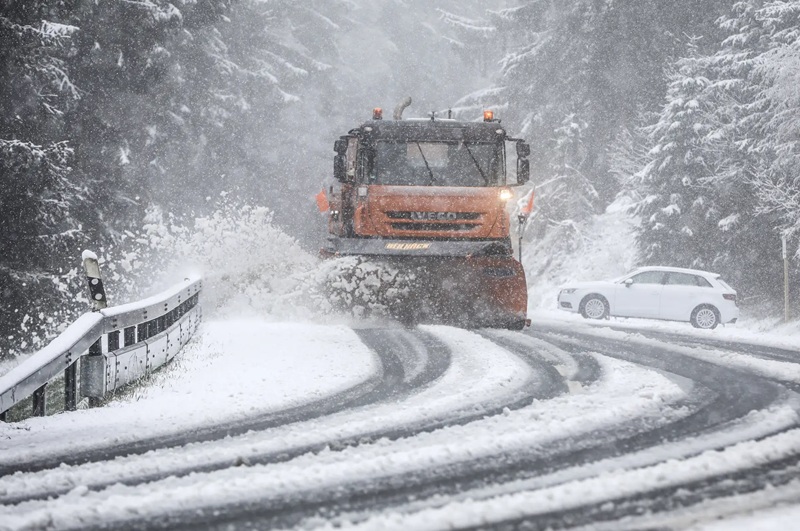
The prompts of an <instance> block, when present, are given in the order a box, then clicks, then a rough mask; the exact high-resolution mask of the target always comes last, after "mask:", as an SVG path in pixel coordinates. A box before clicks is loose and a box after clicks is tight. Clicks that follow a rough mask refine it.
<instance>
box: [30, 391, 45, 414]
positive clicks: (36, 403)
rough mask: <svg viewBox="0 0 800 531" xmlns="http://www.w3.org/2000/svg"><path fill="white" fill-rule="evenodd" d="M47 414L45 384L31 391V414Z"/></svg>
mask: <svg viewBox="0 0 800 531" xmlns="http://www.w3.org/2000/svg"><path fill="white" fill-rule="evenodd" d="M45 415H47V384H44V385H43V386H41V387H40V388H38V389H37V390H36V391H34V392H33V416H34V417H44V416H45Z"/></svg>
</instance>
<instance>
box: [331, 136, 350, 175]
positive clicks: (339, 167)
mask: <svg viewBox="0 0 800 531" xmlns="http://www.w3.org/2000/svg"><path fill="white" fill-rule="evenodd" d="M337 142H338V140H337ZM333 178H334V179H336V180H337V181H339V182H342V183H343V182H347V171H346V170H345V165H344V155H336V156H335V157H333Z"/></svg>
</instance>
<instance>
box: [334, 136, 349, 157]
mask: <svg viewBox="0 0 800 531" xmlns="http://www.w3.org/2000/svg"><path fill="white" fill-rule="evenodd" d="M333 150H334V151H335V152H336V154H337V155H344V154H345V152H346V151H347V140H346V139H344V138H340V139H339V140H337V141H336V142H334V143H333Z"/></svg>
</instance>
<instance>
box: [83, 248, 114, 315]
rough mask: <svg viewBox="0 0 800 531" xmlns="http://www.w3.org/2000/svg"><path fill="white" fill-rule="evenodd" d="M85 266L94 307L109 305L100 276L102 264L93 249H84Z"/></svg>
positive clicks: (98, 308)
mask: <svg viewBox="0 0 800 531" xmlns="http://www.w3.org/2000/svg"><path fill="white" fill-rule="evenodd" d="M81 258H83V268H84V269H85V270H86V281H87V282H88V283H89V296H90V297H91V299H92V303H94V309H95V311H97V310H102V309H103V308H106V307H107V306H108V301H107V300H106V290H105V289H104V288H103V279H101V278H100V264H99V263H98V262H97V255H96V254H94V253H93V252H92V251H83V254H82V255H81Z"/></svg>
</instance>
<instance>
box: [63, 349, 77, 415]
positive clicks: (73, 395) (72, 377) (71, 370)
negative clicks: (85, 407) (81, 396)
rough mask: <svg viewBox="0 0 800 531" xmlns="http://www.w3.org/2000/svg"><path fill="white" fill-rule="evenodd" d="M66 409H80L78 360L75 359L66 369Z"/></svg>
mask: <svg viewBox="0 0 800 531" xmlns="http://www.w3.org/2000/svg"><path fill="white" fill-rule="evenodd" d="M64 409H66V410H67V411H75V410H76V409H78V362H77V361H74V362H72V364H70V366H69V367H67V368H66V369H64Z"/></svg>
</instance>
